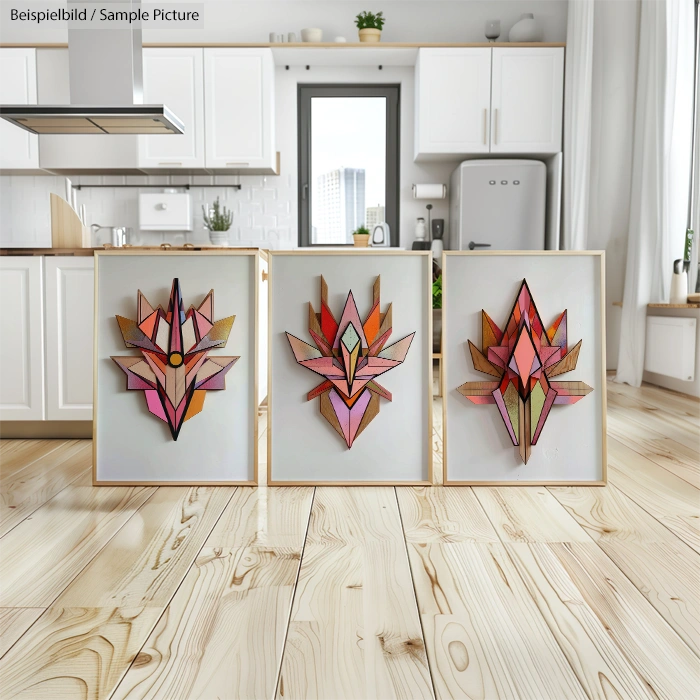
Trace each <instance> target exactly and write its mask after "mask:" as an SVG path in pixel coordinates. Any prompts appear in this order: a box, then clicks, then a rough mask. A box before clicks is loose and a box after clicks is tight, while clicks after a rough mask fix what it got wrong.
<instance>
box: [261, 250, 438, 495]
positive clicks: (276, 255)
mask: <svg viewBox="0 0 700 700" xmlns="http://www.w3.org/2000/svg"><path fill="white" fill-rule="evenodd" d="M287 256H308V257H326V256H333V257H335V256H354V257H356V258H361V257H362V256H382V257H398V256H412V257H418V258H422V259H423V261H424V265H425V270H424V273H423V274H424V275H425V277H424V279H425V283H426V293H425V300H424V301H425V304H426V307H425V308H426V310H427V318H426V319H424V333H425V337H424V338H423V339H422V340H423V344H424V353H425V355H426V358H427V360H426V363H425V366H424V371H425V372H426V373H427V374H426V384H427V389H426V395H425V400H426V407H427V426H426V427H427V433H426V452H427V454H426V456H425V459H426V464H427V469H426V471H427V478H426V479H418V480H406V481H403V480H390V481H386V480H381V481H380V480H377V481H373V480H342V481H341V480H338V481H335V480H318V479H310V480H300V479H294V480H280V479H276V478H274V476H273V472H272V468H273V456H274V455H273V431H274V421H273V413H274V400H273V391H272V388H273V380H274V372H273V352H274V350H273V342H274V338H273V332H274V331H273V326H274V289H275V260H279V259H280V258H282V257H287ZM269 265H270V286H269V289H268V303H269V314H268V321H269V323H268V396H267V402H268V405H267V420H268V422H267V484H268V485H269V486H431V485H432V483H433V451H432V430H433V417H432V415H433V414H432V406H433V393H432V296H431V292H432V281H433V278H432V255H431V253H430V251H407V250H396V249H372V248H370V249H360V250H353V249H350V250H338V249H326V250H324V249H319V250H287V251H270V261H269ZM320 272H321V271H320V270H319V274H320ZM327 282H328V284H329V287H330V286H332V285H333V280H332V278H331V277H330V276H328V278H327ZM335 291H336V292H337V291H341V290H337V289H336V290H335ZM342 291H343V293H347V292H348V291H349V290H348V289H343V290H342ZM355 291H356V292H357V291H359V287H358V288H357V289H356V290H355ZM308 301H312V302H313V303H314V306H317V305H318V300H317V299H316V298H313V299H306V298H305V299H303V300H301V299H300V302H303V303H306V302H308ZM389 302H392V303H394V304H400V299H396V298H393V299H392V298H389V297H386V296H385V297H383V298H382V306H385V305H386V304H388V303H389ZM394 340H398V336H397V337H396V338H392V342H393V341H394ZM290 356H291V351H290ZM300 371H303V370H302V369H300ZM311 388H312V382H310V383H309V389H311ZM397 393H398V392H397ZM397 400H400V397H399V396H395V397H394V401H397ZM301 401H302V399H301V398H300V402H301ZM300 405H301V403H300ZM314 419H316V416H314ZM318 420H322V417H321V416H320V415H319V416H318ZM341 447H342V446H341Z"/></svg>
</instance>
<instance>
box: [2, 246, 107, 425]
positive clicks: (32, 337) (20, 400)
mask: <svg viewBox="0 0 700 700" xmlns="http://www.w3.org/2000/svg"><path fill="white" fill-rule="evenodd" d="M0 305H1V306H0V309H1V313H2V324H3V325H2V328H3V332H2V336H1V337H0V420H23V421H24V420H92V366H93V360H92V357H93V354H92V353H93V339H92V336H93V324H94V319H93V308H94V261H93V258H91V257H67V256H65V257H64V256H57V257H42V256H26V257H25V256H17V257H14V256H3V257H2V258H0Z"/></svg>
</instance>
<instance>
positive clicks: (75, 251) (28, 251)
mask: <svg viewBox="0 0 700 700" xmlns="http://www.w3.org/2000/svg"><path fill="white" fill-rule="evenodd" d="M96 250H97V251H103V252H104V251H106V250H109V251H115V252H122V251H123V252H128V251H133V250H147V251H150V252H153V253H169V252H171V251H178V252H182V251H192V252H196V251H202V250H261V251H265V252H267V250H266V249H265V248H252V247H240V248H238V247H234V246H228V247H221V246H194V245H193V246H186V247H185V246H170V247H168V248H164V247H162V246H125V247H123V248H115V247H110V248H104V247H100V248H0V256H2V255H72V256H92V255H94V253H95V251H96Z"/></svg>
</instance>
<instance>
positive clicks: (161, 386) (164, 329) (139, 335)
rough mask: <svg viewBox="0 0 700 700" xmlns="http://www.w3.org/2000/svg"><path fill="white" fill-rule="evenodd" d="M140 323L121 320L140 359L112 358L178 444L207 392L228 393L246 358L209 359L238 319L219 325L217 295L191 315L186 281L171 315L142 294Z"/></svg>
mask: <svg viewBox="0 0 700 700" xmlns="http://www.w3.org/2000/svg"><path fill="white" fill-rule="evenodd" d="M136 316H137V320H136V321H132V320H130V319H128V318H124V317H123V316H117V317H116V318H117V323H119V330H120V331H121V334H122V337H123V338H124V343H125V345H126V347H128V348H139V350H140V351H141V355H138V356H136V357H131V356H128V357H112V359H113V360H114V361H115V362H116V363H117V365H119V367H120V368H121V369H122V371H123V372H124V374H126V388H127V389H131V390H139V391H143V392H145V394H146V405H147V406H148V410H149V411H150V412H151V413H152V414H153V415H154V416H156V417H158V418H160V419H161V420H162V421H165V422H166V423H167V424H168V427H169V428H170V433H171V434H172V436H173V440H177V437H178V435H179V434H180V429H181V428H182V424H183V423H184V422H185V421H186V420H189V419H190V418H192V416H195V415H197V413H199V412H200V411H201V410H202V408H203V407H204V397H205V396H206V392H207V390H221V389H225V388H226V385H225V379H224V377H225V376H226V373H227V372H228V371H229V370H230V369H231V367H233V365H234V364H235V362H236V361H237V360H239V359H240V357H221V356H211V357H210V356H209V352H210V351H211V350H212V349H214V348H221V347H224V346H225V345H226V341H227V340H228V336H229V333H230V332H231V327H232V326H233V321H234V319H235V318H236V317H235V316H229V317H228V318H222V319H220V320H219V321H214V290H213V289H212V290H211V291H210V292H209V294H207V296H206V297H205V298H204V301H203V302H202V303H201V304H200V305H199V307H198V308H196V309H195V308H194V307H193V306H191V307H190V308H189V310H188V311H187V313H185V310H184V306H183V303H182V291H181V290H180V281H179V280H178V279H177V278H175V279H174V280H173V286H172V290H171V292H170V302H169V303H168V310H167V311H165V310H163V307H162V306H159V307H158V308H157V309H154V308H153V307H152V306H151V305H150V304H149V303H148V301H147V300H146V297H144V296H143V294H141V290H139V291H138V297H137V310H136Z"/></svg>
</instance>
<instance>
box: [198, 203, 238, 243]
mask: <svg viewBox="0 0 700 700" xmlns="http://www.w3.org/2000/svg"><path fill="white" fill-rule="evenodd" d="M202 216H203V219H204V228H206V229H207V231H209V240H210V241H211V243H212V244H213V245H228V230H229V229H230V228H231V224H232V223H233V212H232V211H229V210H228V209H227V208H226V207H222V206H221V202H220V201H219V198H218V197H217V198H216V201H215V202H214V204H213V205H212V207H211V208H210V209H209V210H208V211H207V208H206V207H205V206H204V205H202Z"/></svg>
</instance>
